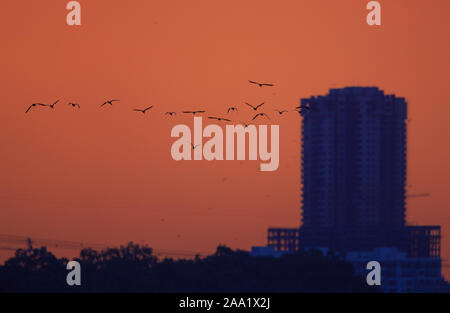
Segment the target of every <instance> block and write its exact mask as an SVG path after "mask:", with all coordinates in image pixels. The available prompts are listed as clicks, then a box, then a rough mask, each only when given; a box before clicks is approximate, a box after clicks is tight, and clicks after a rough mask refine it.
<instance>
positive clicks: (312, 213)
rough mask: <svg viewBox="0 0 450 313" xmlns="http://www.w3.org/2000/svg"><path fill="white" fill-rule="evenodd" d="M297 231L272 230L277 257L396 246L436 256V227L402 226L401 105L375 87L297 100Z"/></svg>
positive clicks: (403, 162)
mask: <svg viewBox="0 0 450 313" xmlns="http://www.w3.org/2000/svg"><path fill="white" fill-rule="evenodd" d="M301 111H302V113H301V114H302V116H303V123H302V158H301V160H302V167H301V168H302V172H301V177H302V184H303V189H302V199H303V200H302V226H301V227H300V228H299V229H284V228H271V229H269V236H268V244H269V246H272V247H273V248H275V250H278V251H295V250H299V249H303V248H309V247H314V248H317V247H326V248H329V249H332V250H335V251H341V252H344V253H345V252H348V251H367V250H371V249H374V248H377V247H395V248H398V249H400V250H402V251H405V253H407V254H408V255H410V256H421V257H429V256H431V257H439V256H440V227H439V226H408V225H406V223H405V211H406V210H405V208H406V206H405V186H406V119H407V104H406V101H405V99H404V98H400V97H396V96H394V95H385V94H384V92H383V91H382V90H379V89H378V88H376V87H347V88H343V89H331V90H330V92H329V93H328V94H327V95H325V96H317V97H311V98H307V99H301Z"/></svg>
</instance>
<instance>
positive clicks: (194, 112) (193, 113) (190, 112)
mask: <svg viewBox="0 0 450 313" xmlns="http://www.w3.org/2000/svg"><path fill="white" fill-rule="evenodd" d="M205 112H206V111H183V113H187V114H192V115H195V114H197V113H205Z"/></svg>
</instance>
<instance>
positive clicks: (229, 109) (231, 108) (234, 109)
mask: <svg viewBox="0 0 450 313" xmlns="http://www.w3.org/2000/svg"><path fill="white" fill-rule="evenodd" d="M237 110H238V109H237V108H235V107H229V108H228V111H227V113H230V111H236V112H237Z"/></svg>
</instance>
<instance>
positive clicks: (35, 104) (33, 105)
mask: <svg viewBox="0 0 450 313" xmlns="http://www.w3.org/2000/svg"><path fill="white" fill-rule="evenodd" d="M37 105H40V106H43V107H45V106H47V105H46V104H43V103H33V104H31V105H30V106H29V107H28V109H27V110H26V111H25V113H28V111H30V110H31V108H32V107H35V106H37Z"/></svg>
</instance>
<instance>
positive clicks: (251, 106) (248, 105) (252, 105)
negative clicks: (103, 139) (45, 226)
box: [245, 102, 255, 109]
mask: <svg viewBox="0 0 450 313" xmlns="http://www.w3.org/2000/svg"><path fill="white" fill-rule="evenodd" d="M245 104H246V105H248V106H249V107H251V108H252V109H255V107H254V106H253V105H251V104H250V103H248V102H245Z"/></svg>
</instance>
